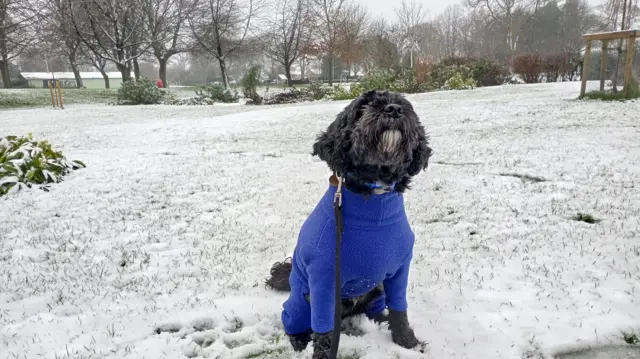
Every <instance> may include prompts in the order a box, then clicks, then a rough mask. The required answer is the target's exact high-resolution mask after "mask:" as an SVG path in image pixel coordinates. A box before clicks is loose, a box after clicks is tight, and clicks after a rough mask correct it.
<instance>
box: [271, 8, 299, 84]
mask: <svg viewBox="0 0 640 359" xmlns="http://www.w3.org/2000/svg"><path fill="white" fill-rule="evenodd" d="M308 9H309V2H308V0H278V1H276V3H275V4H274V9H273V10H274V15H273V16H272V17H271V18H270V19H269V20H268V26H269V28H270V29H269V33H268V35H267V36H268V39H269V40H268V41H267V43H266V44H265V53H266V54H267V56H268V57H269V58H271V59H272V60H273V61H276V62H278V63H280V64H282V66H284V73H285V76H287V80H289V81H291V66H293V64H294V63H295V62H296V61H297V60H298V58H299V57H300V55H301V53H300V50H301V48H302V45H303V43H304V40H305V36H307V34H308V32H309V27H310V26H309V25H310V24H309V21H310V16H309V10H308Z"/></svg>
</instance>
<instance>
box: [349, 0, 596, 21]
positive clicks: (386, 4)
mask: <svg viewBox="0 0 640 359" xmlns="http://www.w3.org/2000/svg"><path fill="white" fill-rule="evenodd" d="M354 1H356V2H359V3H361V4H363V5H365V6H366V7H367V10H369V13H370V14H371V15H372V16H373V17H374V18H377V17H379V16H382V17H384V18H385V19H387V20H395V18H396V15H395V12H394V9H395V8H396V7H399V6H400V4H401V3H402V1H401V0H354ZM417 1H419V2H421V3H423V4H424V7H425V8H426V9H427V11H428V13H429V15H428V16H429V17H435V16H437V15H438V14H440V13H441V12H442V11H443V10H444V9H445V8H446V7H447V6H449V5H451V4H456V3H461V1H460V0H417ZM587 1H588V2H589V3H590V4H591V5H600V4H602V3H603V2H604V0H587Z"/></svg>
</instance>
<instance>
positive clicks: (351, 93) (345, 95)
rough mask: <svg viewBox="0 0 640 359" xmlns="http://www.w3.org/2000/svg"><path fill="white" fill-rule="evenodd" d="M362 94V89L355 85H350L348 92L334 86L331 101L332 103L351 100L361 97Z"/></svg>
mask: <svg viewBox="0 0 640 359" xmlns="http://www.w3.org/2000/svg"><path fill="white" fill-rule="evenodd" d="M362 92H363V90H362V87H361V86H359V85H356V84H353V85H351V88H350V89H349V90H347V89H345V88H344V87H342V86H339V85H336V86H335V87H334V88H333V93H332V94H331V99H332V100H334V101H340V100H353V99H354V98H356V97H358V96H360V95H362Z"/></svg>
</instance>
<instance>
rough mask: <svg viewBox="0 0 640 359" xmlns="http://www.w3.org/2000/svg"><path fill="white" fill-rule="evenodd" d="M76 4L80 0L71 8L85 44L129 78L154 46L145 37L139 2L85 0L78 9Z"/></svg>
mask: <svg viewBox="0 0 640 359" xmlns="http://www.w3.org/2000/svg"><path fill="white" fill-rule="evenodd" d="M72 3H78V2H77V1H70V2H69V10H70V18H71V23H72V24H73V28H74V30H75V31H76V34H77V35H78V36H79V38H80V39H81V40H82V43H83V44H84V45H85V46H86V47H87V48H88V49H89V50H90V51H91V52H92V53H93V54H94V55H95V56H96V57H99V58H102V59H104V60H107V61H109V62H112V63H113V64H115V66H116V68H117V69H118V71H120V73H121V74H122V81H128V80H129V79H130V78H131V70H132V67H133V65H134V60H137V59H138V58H139V57H140V56H142V55H143V54H144V53H145V52H146V51H147V50H148V49H149V47H150V46H151V44H150V42H149V41H147V40H146V39H145V32H144V21H143V20H144V19H143V16H141V15H140V6H139V5H140V4H139V2H138V1H129V0H82V1H80V2H79V6H78V7H77V8H74V7H72V6H71V4H72ZM137 73H138V71H136V75H137Z"/></svg>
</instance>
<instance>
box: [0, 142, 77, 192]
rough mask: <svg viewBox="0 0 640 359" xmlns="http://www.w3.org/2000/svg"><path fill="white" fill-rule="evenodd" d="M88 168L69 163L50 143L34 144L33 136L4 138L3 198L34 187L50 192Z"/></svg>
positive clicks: (0, 164) (0, 151)
mask: <svg viewBox="0 0 640 359" xmlns="http://www.w3.org/2000/svg"><path fill="white" fill-rule="evenodd" d="M84 167H85V165H84V163H82V162H80V161H69V160H67V159H66V158H65V157H64V156H63V155H62V153H60V152H57V151H55V150H54V149H53V148H52V147H51V145H50V144H49V143H48V142H47V141H34V140H33V137H32V136H31V134H29V135H28V136H27V137H16V136H7V137H3V138H0V196H3V195H6V194H7V193H9V192H11V191H12V190H13V191H17V190H20V189H22V188H23V187H28V188H31V187H32V186H33V185H40V188H41V189H43V190H45V191H49V187H48V184H49V183H58V182H60V181H62V177H63V176H64V175H66V174H67V173H69V172H71V171H72V170H77V169H79V168H84Z"/></svg>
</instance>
